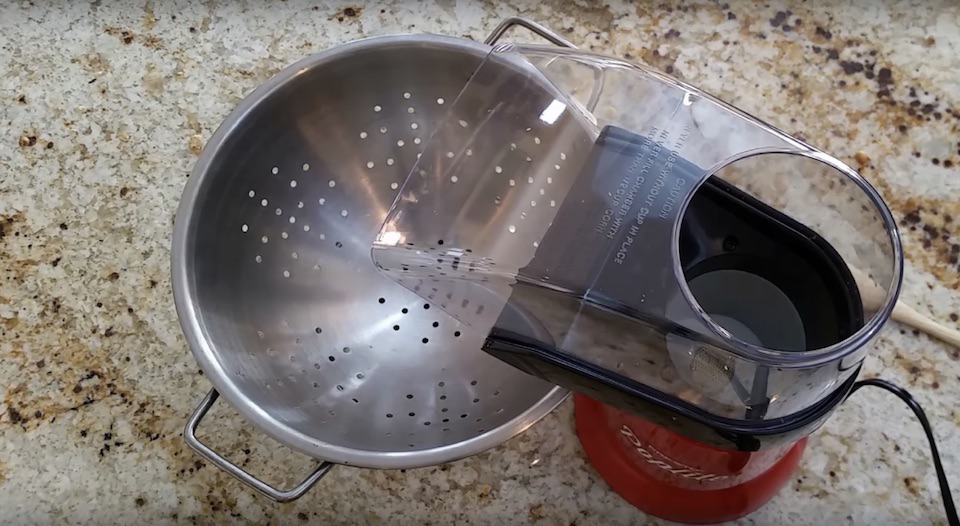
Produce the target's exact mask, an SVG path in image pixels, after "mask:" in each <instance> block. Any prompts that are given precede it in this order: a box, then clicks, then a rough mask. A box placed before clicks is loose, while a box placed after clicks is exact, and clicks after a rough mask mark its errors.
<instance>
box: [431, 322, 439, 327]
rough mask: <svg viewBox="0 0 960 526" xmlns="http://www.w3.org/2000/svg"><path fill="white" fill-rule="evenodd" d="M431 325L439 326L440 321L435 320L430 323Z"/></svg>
mask: <svg viewBox="0 0 960 526" xmlns="http://www.w3.org/2000/svg"><path fill="white" fill-rule="evenodd" d="M432 325H433V326H434V327H439V326H440V322H439V321H435V322H433V323H432Z"/></svg>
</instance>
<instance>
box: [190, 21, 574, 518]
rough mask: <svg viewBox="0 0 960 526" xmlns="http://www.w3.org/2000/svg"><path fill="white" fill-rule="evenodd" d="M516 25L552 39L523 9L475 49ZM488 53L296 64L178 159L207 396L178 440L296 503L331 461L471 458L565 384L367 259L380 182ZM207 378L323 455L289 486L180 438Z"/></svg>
mask: <svg viewBox="0 0 960 526" xmlns="http://www.w3.org/2000/svg"><path fill="white" fill-rule="evenodd" d="M514 24H521V25H524V26H527V27H530V28H532V29H534V30H536V31H538V32H540V33H541V34H543V35H544V36H547V37H548V38H549V39H550V40H551V41H553V42H555V43H561V44H564V43H565V42H564V41H563V40H562V39H560V38H559V37H556V36H555V35H552V34H549V33H548V32H547V31H546V30H544V29H543V28H541V27H539V26H536V25H534V24H531V23H528V22H526V21H521V20H508V21H507V22H505V23H504V24H503V25H501V27H499V28H498V29H497V30H496V31H495V33H494V35H492V36H491V38H490V39H488V43H490V42H491V41H492V40H495V39H496V38H497V37H499V35H500V34H502V33H503V31H504V30H505V29H506V28H507V27H509V26H510V25H514ZM489 49H490V48H489V46H488V45H484V44H480V43H475V42H471V41H468V40H462V39H456V38H448V37H442V36H433V35H420V36H390V37H381V38H372V39H366V40H361V41H357V42H353V43H350V44H346V45H343V46H340V47H337V48H334V49H332V50H329V51H327V52H324V53H321V54H318V55H315V56H312V57H309V58H307V59H304V60H302V61H300V62H298V63H296V64H294V65H292V66H290V67H288V68H287V69H285V70H284V71H282V72H281V73H280V74H279V75H277V76H276V77H274V78H273V79H271V80H270V81H269V82H267V83H266V84H265V85H263V86H261V87H260V88H259V89H257V90H256V91H255V92H253V93H252V94H251V95H250V96H248V97H247V98H246V99H245V100H244V101H243V102H242V103H241V104H240V106H239V107H238V108H237V109H236V110H235V111H234V112H233V113H232V114H231V115H230V116H229V117H228V118H227V120H226V121H225V122H224V123H223V124H222V125H221V127H220V128H219V129H218V130H217V132H216V133H215V134H214V136H213V137H212V138H211V140H210V142H209V143H208V144H207V146H206V148H205V150H204V152H203V154H202V155H201V157H200V160H199V161H198V163H197V165H196V167H195V169H194V171H193V174H192V177H191V178H190V181H189V183H188V185H187V187H186V189H185V191H184V195H183V198H182V201H181V204H180V208H179V210H178V213H177V217H176V225H175V231H174V238H173V251H172V252H173V265H172V266H173V284H174V294H175V298H176V305H177V311H178V314H179V316H180V320H181V325H182V326H183V329H184V332H185V334H186V337H187V340H188V342H189V344H190V347H191V349H192V351H193V353H194V355H195V357H196V359H197V361H198V362H199V364H200V366H201V367H202V368H203V370H204V371H205V373H207V375H208V377H209V378H210V380H211V382H212V383H213V384H214V386H215V391H211V393H210V395H208V396H207V399H206V400H204V402H203V403H202V404H201V406H200V407H199V408H198V409H197V411H196V412H195V413H194V415H193V416H192V417H191V420H190V422H189V423H188V425H187V430H186V433H185V437H186V439H187V441H188V443H189V444H190V445H191V447H193V448H194V449H196V450H197V451H198V452H199V453H200V454H201V455H203V456H205V457H206V458H207V459H208V460H210V461H212V462H214V463H215V464H217V465H218V466H219V467H221V468H223V469H225V470H226V471H228V472H229V473H230V474H232V475H234V476H236V477H237V478H239V479H240V480H242V481H243V482H245V483H247V484H248V485H250V486H252V487H254V488H255V489H257V490H259V491H261V492H262V493H264V494H266V495H267V496H269V497H271V498H274V499H276V500H292V499H294V498H297V497H299V496H300V495H302V494H303V493H304V492H305V491H306V490H307V489H309V487H310V486H311V485H312V484H313V483H315V482H316V481H317V480H319V478H320V477H322V476H323V474H325V473H326V471H327V470H328V469H329V467H330V465H331V463H335V464H349V465H353V466H361V467H371V468H409V467H418V466H425V465H432V464H437V463H442V462H447V461H450V460H454V459H457V458H461V457H464V456H468V455H470V454H474V453H477V452H479V451H482V450H484V449H487V448H489V447H492V446H494V445H497V444H499V443H500V442H502V441H504V440H506V439H507V438H509V437H511V436H513V435H514V434H516V433H518V432H520V431H522V430H523V429H525V428H526V427H528V426H529V425H531V424H532V423H533V422H535V421H536V420H538V419H539V418H541V417H543V416H544V415H546V414H547V413H548V412H550V411H551V410H552V409H553V408H554V407H555V406H556V405H557V404H558V403H559V402H560V401H562V400H563V398H564V396H565V395H566V391H564V390H562V389H560V388H558V387H556V386H553V385H550V384H547V383H544V382H542V381H540V380H538V379H536V378H534V377H532V376H528V375H526V374H524V373H522V372H520V371H518V370H516V369H514V368H512V367H510V366H508V365H506V364H504V363H502V362H500V361H498V360H497V359H495V358H492V357H491V356H489V355H487V354H485V353H483V352H481V351H480V347H481V345H482V343H483V340H484V337H485V336H486V335H485V334H484V333H483V332H481V331H478V330H477V329H476V328H472V327H467V326H463V325H461V324H459V323H458V322H456V321H455V320H454V319H452V318H451V317H449V316H447V315H446V314H444V313H443V312H442V310H441V309H440V308H437V307H434V306H432V305H431V304H429V303H425V302H424V300H423V299H421V298H420V297H419V296H417V295H416V294H414V293H413V292H411V291H408V290H406V289H405V288H403V287H402V286H400V285H398V284H397V283H395V282H393V281H391V280H390V279H389V278H387V277H384V276H382V275H381V274H380V273H379V272H378V271H377V270H376V268H375V267H374V265H373V263H372V261H371V258H370V246H371V243H372V241H373V238H374V236H375V235H376V233H377V231H378V229H379V227H380V225H381V223H382V221H383V219H384V217H385V214H386V213H387V210H388V209H389V207H390V205H391V203H392V202H393V200H394V198H395V195H396V192H397V189H398V188H399V186H400V185H401V183H402V182H403V180H404V178H405V177H406V175H407V173H408V172H409V170H410V168H411V167H412V166H413V165H414V163H415V161H416V159H417V157H418V154H419V153H420V152H421V150H422V148H423V145H424V144H425V143H426V141H427V139H428V138H429V136H430V133H431V131H432V128H433V126H434V125H435V123H436V122H438V121H439V120H440V119H441V118H442V117H443V116H444V115H445V113H446V111H447V109H448V108H449V107H450V106H451V104H450V103H451V102H452V101H453V100H454V98H455V97H456V96H457V94H458V93H459V91H460V89H461V88H462V87H463V86H464V85H465V83H466V82H467V81H468V79H469V78H470V75H471V74H472V73H473V71H474V70H475V69H476V68H477V66H478V65H479V63H480V62H481V61H482V59H483V57H484V56H485V55H486V54H487V52H488V51H489ZM448 101H449V102H448ZM452 301H456V298H454V299H452ZM218 392H219V393H222V394H223V395H224V396H225V397H226V398H227V400H228V401H229V402H230V403H231V404H232V405H233V406H234V407H235V408H236V409H237V410H238V411H239V412H240V413H241V414H243V415H244V416H245V417H246V418H247V419H249V420H250V421H252V422H253V423H254V424H255V425H256V426H257V427H258V428H260V429H261V430H263V431H264V432H266V433H268V434H269V435H271V436H272V437H274V438H276V439H277V440H279V441H281V442H283V443H284V444H287V445H289V446H291V447H292V448H294V449H297V450H299V451H301V452H304V453H306V454H308V455H311V456H313V457H315V458H318V459H322V460H324V461H325V462H323V463H322V464H321V465H320V466H319V467H318V468H317V470H316V471H314V472H313V474H311V476H310V477H308V478H307V480H305V481H304V482H303V483H301V484H300V485H298V486H297V487H295V488H293V489H291V490H287V491H282V490H278V489H275V488H273V487H271V486H269V485H267V484H265V483H263V482H261V481H260V480H258V479H256V478H255V477H253V476H252V475H250V474H248V473H246V472H245V471H243V470H242V469H240V468H239V467H237V466H236V465H234V464H232V463H230V462H229V461H227V460H226V459H224V458H223V457H221V456H220V455H218V454H217V453H215V452H214V451H213V450H211V449H210V448H209V447H207V446H206V445H204V444H202V443H201V442H200V441H199V440H198V439H197V438H196V435H195V430H196V427H197V425H198V424H199V421H200V419H201V418H202V417H203V415H204V414H205V413H206V411H207V410H208V409H209V408H210V406H211V405H212V404H213V402H214V401H215V399H216V397H217V394H218Z"/></svg>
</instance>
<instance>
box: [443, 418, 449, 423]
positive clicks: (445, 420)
mask: <svg viewBox="0 0 960 526" xmlns="http://www.w3.org/2000/svg"><path fill="white" fill-rule="evenodd" d="M449 421H450V419H449V418H444V419H443V420H441V422H443V423H444V424H446V423H447V422H449Z"/></svg>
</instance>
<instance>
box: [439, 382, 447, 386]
mask: <svg viewBox="0 0 960 526" xmlns="http://www.w3.org/2000/svg"><path fill="white" fill-rule="evenodd" d="M437 385H438V386H440V387H443V386H445V385H447V384H446V382H439V383H438V384H437Z"/></svg>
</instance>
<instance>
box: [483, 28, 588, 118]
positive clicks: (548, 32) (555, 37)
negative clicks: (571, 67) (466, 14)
mask: <svg viewBox="0 0 960 526" xmlns="http://www.w3.org/2000/svg"><path fill="white" fill-rule="evenodd" d="M513 26H521V27H525V28H527V29H529V30H530V31H532V32H534V33H536V34H538V35H540V36H541V37H543V38H545V39H547V40H548V41H550V43H551V44H554V45H556V46H560V47H566V48H571V49H577V46H575V45H573V43H572V42H570V41H569V40H567V39H565V38H563V37H562V36H560V35H559V34H558V33H556V32H555V31H553V30H552V29H550V28H548V27H546V26H544V25H542V24H538V23H536V22H534V21H533V20H527V19H526V18H521V17H518V16H514V17H510V18H508V19H506V20H504V21H503V22H500V25H498V26H497V27H496V28H495V29H494V30H493V32H492V33H490V36H488V37H487V39H486V40H484V41H483V43H484V44H487V45H490V46H492V45H494V44H496V43H497V41H499V40H500V38H501V37H502V36H503V35H504V33H506V32H507V30H509V29H510V28H511V27H513ZM593 75H594V78H593V88H592V89H591V90H590V98H589V99H587V102H586V103H585V104H584V106H585V107H586V108H587V110H588V111H593V110H594V108H596V106H597V102H599V100H600V92H601V91H603V82H604V74H603V70H602V69H598V68H594V71H593Z"/></svg>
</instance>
